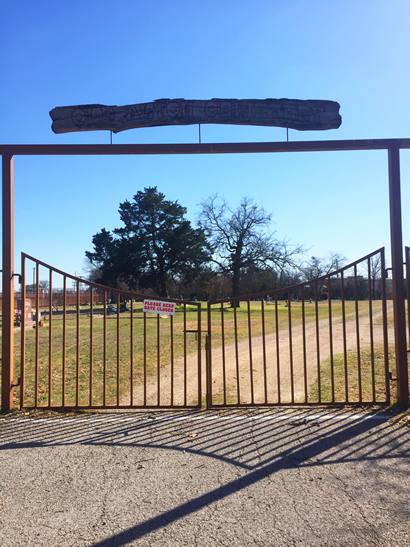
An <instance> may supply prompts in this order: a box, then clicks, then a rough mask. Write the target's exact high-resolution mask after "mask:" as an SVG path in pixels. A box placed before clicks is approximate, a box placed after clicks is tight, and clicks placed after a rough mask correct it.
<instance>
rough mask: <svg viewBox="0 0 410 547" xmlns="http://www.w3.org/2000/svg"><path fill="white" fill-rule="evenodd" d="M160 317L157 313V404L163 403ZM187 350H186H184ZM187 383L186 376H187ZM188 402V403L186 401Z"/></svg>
mask: <svg viewBox="0 0 410 547" xmlns="http://www.w3.org/2000/svg"><path fill="white" fill-rule="evenodd" d="M160 328H161V327H160V317H159V313H157V404H158V406H160V405H161V334H160ZM184 352H185V350H184ZM185 383H186V377H185ZM185 404H186V403H185Z"/></svg>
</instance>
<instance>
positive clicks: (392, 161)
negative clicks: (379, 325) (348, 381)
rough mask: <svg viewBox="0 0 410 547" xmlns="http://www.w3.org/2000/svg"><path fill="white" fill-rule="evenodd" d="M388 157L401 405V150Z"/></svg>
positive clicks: (402, 401) (403, 398)
mask: <svg viewBox="0 0 410 547" xmlns="http://www.w3.org/2000/svg"><path fill="white" fill-rule="evenodd" d="M388 157H389V201H390V242H391V265H392V274H393V275H392V278H393V281H392V291H393V314H394V347H395V353H396V371H397V384H398V385H397V397H398V403H399V405H401V406H408V404H409V386H408V365H407V340H406V315H405V292H404V276H403V236H402V219H401V195H400V194H401V191H400V149H399V147H398V146H394V147H390V148H389V150H388Z"/></svg>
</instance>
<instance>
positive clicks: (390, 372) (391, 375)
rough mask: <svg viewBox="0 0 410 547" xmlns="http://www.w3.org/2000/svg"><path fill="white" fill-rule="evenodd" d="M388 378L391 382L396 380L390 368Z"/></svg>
mask: <svg viewBox="0 0 410 547" xmlns="http://www.w3.org/2000/svg"><path fill="white" fill-rule="evenodd" d="M389 380H390V381H391V382H395V381H396V380H397V378H395V377H394V376H393V373H392V371H391V370H390V371H389Z"/></svg>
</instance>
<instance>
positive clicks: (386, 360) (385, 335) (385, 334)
mask: <svg viewBox="0 0 410 547" xmlns="http://www.w3.org/2000/svg"><path fill="white" fill-rule="evenodd" d="M385 260H386V259H385V254H384V248H383V249H382V252H381V263H380V267H381V278H382V316H383V354H384V385H385V393H386V403H390V374H389V338H388V336H389V335H388V329H387V302H386V262H385Z"/></svg>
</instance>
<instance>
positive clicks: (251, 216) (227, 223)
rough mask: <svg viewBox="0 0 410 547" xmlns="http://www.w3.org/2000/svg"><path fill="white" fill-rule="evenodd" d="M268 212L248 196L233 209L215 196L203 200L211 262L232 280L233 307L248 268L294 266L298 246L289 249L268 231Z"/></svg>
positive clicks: (203, 217)
mask: <svg viewBox="0 0 410 547" xmlns="http://www.w3.org/2000/svg"><path fill="white" fill-rule="evenodd" d="M270 222H271V215H270V214H268V213H267V212H266V211H265V210H264V209H263V207H260V206H258V205H256V204H255V203H254V202H253V201H252V200H251V199H249V198H247V197H244V198H242V200H241V202H240V204H239V206H238V207H237V208H236V209H232V208H230V207H229V206H228V205H227V203H226V202H225V201H224V200H221V199H219V198H218V196H212V197H210V198H209V199H207V200H206V201H204V202H203V203H202V211H201V216H200V225H201V226H202V227H203V228H204V230H205V232H206V235H207V237H208V241H209V245H210V248H211V252H212V262H213V263H214V265H215V266H216V268H217V270H218V271H219V272H221V273H222V274H225V275H228V276H229V277H230V279H231V297H232V306H237V305H238V298H237V297H238V296H239V294H240V284H241V279H242V277H243V275H244V274H245V273H246V271H249V270H250V269H258V270H268V269H270V270H275V271H282V270H284V269H285V268H286V267H288V266H290V265H291V266H294V265H295V264H294V259H295V255H297V254H298V253H299V252H300V248H289V247H288V246H287V244H286V242H285V241H280V240H278V239H276V238H275V237H274V234H272V233H271V232H269V231H268V228H269V225H270Z"/></svg>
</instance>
